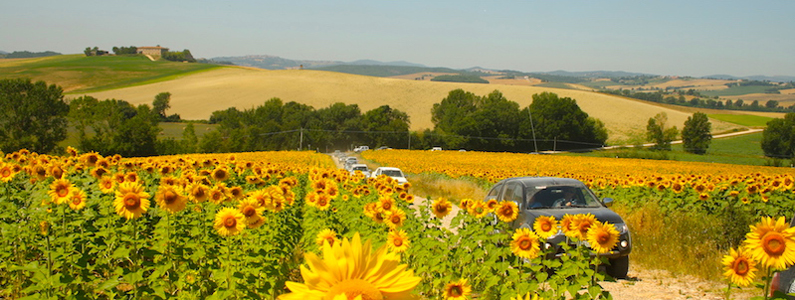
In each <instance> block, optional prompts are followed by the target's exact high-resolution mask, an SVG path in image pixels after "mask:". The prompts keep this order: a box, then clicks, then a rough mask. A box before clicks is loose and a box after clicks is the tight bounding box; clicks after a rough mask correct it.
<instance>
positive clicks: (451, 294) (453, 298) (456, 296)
mask: <svg viewBox="0 0 795 300" xmlns="http://www.w3.org/2000/svg"><path fill="white" fill-rule="evenodd" d="M470 293H472V287H471V286H469V284H467V280H466V279H464V278H462V279H459V280H458V281H454V282H451V283H448V284H447V285H445V286H444V299H450V300H464V299H469V298H468V297H467V296H469V294H470Z"/></svg>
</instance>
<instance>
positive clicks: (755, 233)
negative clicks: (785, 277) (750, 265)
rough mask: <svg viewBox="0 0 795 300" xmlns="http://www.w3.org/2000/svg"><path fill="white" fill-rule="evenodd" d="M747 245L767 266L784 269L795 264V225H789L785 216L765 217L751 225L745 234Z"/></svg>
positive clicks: (759, 260)
mask: <svg viewBox="0 0 795 300" xmlns="http://www.w3.org/2000/svg"><path fill="white" fill-rule="evenodd" d="M745 247H746V249H748V251H750V252H751V253H750V255H751V257H753V258H754V259H755V260H757V261H758V262H760V263H761V264H762V265H764V266H765V267H768V268H774V269H778V270H784V269H786V268H788V267H789V266H791V265H793V264H795V227H789V224H787V222H786V221H785V219H784V217H780V218H778V219H777V220H773V218H770V217H763V218H762V221H760V222H759V223H757V224H755V225H751V231H750V232H748V233H747V234H746V235H745Z"/></svg>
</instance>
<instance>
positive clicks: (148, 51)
mask: <svg viewBox="0 0 795 300" xmlns="http://www.w3.org/2000/svg"><path fill="white" fill-rule="evenodd" d="M137 48H138V50H137V52H138V54H143V55H149V56H152V57H153V58H154V59H158V58H160V57H162V56H163V54H165V53H166V52H168V48H165V47H160V46H155V47H137Z"/></svg>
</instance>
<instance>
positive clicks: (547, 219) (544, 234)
mask: <svg viewBox="0 0 795 300" xmlns="http://www.w3.org/2000/svg"><path fill="white" fill-rule="evenodd" d="M533 230H535V232H536V233H537V234H538V236H539V237H541V238H543V239H548V238H549V237H551V236H553V235H555V234H557V233H558V221H557V220H555V217H554V216H540V217H538V218H536V220H535V222H533Z"/></svg>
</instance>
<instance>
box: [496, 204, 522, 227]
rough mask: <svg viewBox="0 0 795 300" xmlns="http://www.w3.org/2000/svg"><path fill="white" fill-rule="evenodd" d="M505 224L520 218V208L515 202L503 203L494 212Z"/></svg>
mask: <svg viewBox="0 0 795 300" xmlns="http://www.w3.org/2000/svg"><path fill="white" fill-rule="evenodd" d="M494 213H496V214H497V217H499V218H500V220H501V221H503V222H506V223H507V222H513V220H516V217H517V216H519V206H518V205H516V202H513V201H501V202H500V203H499V204H498V205H497V207H496V208H495V210H494Z"/></svg>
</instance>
